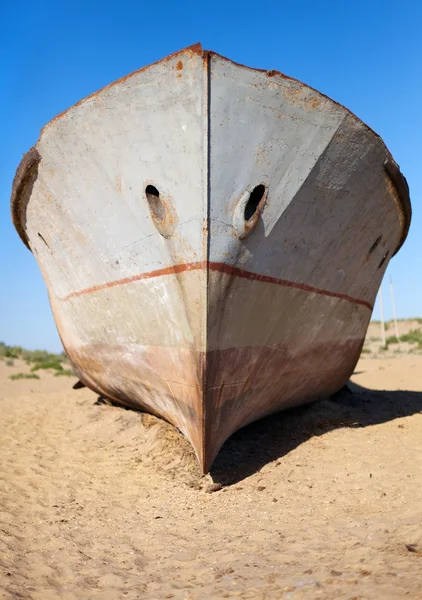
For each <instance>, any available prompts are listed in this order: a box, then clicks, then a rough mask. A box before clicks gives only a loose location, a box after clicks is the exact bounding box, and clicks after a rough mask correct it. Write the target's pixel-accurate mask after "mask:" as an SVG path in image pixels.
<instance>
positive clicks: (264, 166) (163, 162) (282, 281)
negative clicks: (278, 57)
mask: <svg viewBox="0 0 422 600" xmlns="http://www.w3.org/2000/svg"><path fill="white" fill-rule="evenodd" d="M151 186H152V187H151ZM254 189H255V190H257V192H256V193H257V194H258V192H261V193H262V197H261V199H260V196H259V194H258V197H257V202H258V200H260V202H259V203H258V206H257V207H256V206H255V204H256V203H255V204H254V202H253V200H254V195H252V200H250V197H251V193H252V192H253V190H254ZM157 191H158V192H159V197H157ZM254 193H255V192H253V194H254ZM254 208H256V210H255V212H253V211H254ZM12 213H13V217H14V222H15V225H16V227H17V229H18V231H19V233H20V235H21V237H22V239H23V240H24V241H25V243H27V244H28V245H29V247H30V248H31V250H32V251H33V252H34V255H35V257H36V259H37V261H38V263H39V265H40V268H41V270H42V273H43V276H44V279H45V281H46V284H47V287H48V291H49V296H50V301H51V306H52V309H53V312H54V317H55V320H56V324H57V327H58V330H59V333H60V335H61V338H62V340H63V344H64V347H65V349H66V352H67V353H68V355H69V358H70V360H71V362H72V364H73V366H74V368H75V370H76V372H77V373H78V375H79V376H80V378H81V380H82V381H83V382H84V383H85V384H86V385H88V386H89V387H91V388H92V389H94V390H96V391H98V392H100V393H102V394H104V395H105V396H108V397H110V398H113V399H114V400H116V401H119V402H121V403H124V404H128V405H133V406H138V407H142V408H143V409H145V410H148V411H151V412H154V413H156V414H158V415H160V416H162V417H164V418H166V419H167V420H169V421H170V422H172V423H173V424H174V425H176V426H177V427H178V428H179V429H180V430H181V431H182V432H183V433H184V434H185V435H186V436H187V437H188V438H189V439H190V441H191V442H192V444H193V446H194V448H195V450H196V453H197V455H198V459H199V461H200V463H201V466H202V468H203V469H204V471H207V470H208V469H209V467H210V465H211V464H212V461H213V460H214V458H215V455H216V454H217V452H218V450H219V448H220V447H221V445H222V443H224V441H225V439H226V438H227V437H228V436H229V435H230V434H231V433H233V431H235V430H236V429H238V428H240V427H242V426H243V425H245V424H246V423H248V422H251V421H253V420H255V419H257V418H259V417H261V416H263V415H265V414H269V413H271V412H274V411H277V410H281V409H283V408H285V407H287V406H292V405H294V404H299V403H303V402H308V401H311V400H313V399H315V398H318V397H324V396H327V395H329V394H332V393H334V392H335V391H336V390H338V389H339V388H340V387H341V386H342V385H343V384H344V383H345V382H346V381H347V379H348V377H349V376H350V374H351V373H352V371H353V368H354V366H355V364H356V362H357V359H358V357H359V353H360V349H361V346H362V343H363V339H364V336H365V332H366V328H367V325H368V322H369V319H370V315H371V311H372V306H373V302H374V300H375V296H376V293H377V290H378V288H379V285H380V282H381V279H382V276H383V274H384V271H385V268H386V267H387V264H388V261H389V259H390V258H391V256H392V255H393V254H394V253H395V252H396V251H397V249H398V248H399V246H400V245H401V244H402V243H403V241H404V239H405V237H406V234H407V229H408V227H409V221H410V203H409V199H408V195H407V186H406V184H405V180H404V178H403V177H402V176H401V174H400V172H399V170H398V168H397V166H396V165H395V163H394V161H393V160H392V159H391V156H390V155H389V153H388V151H387V150H386V148H385V146H384V144H383V142H382V140H381V139H380V138H379V137H378V136H377V135H376V134H374V133H373V132H372V131H371V130H370V129H369V128H367V127H366V126H365V125H364V124H363V123H362V122H361V121H359V120H358V119H357V118H356V117H355V116H354V115H352V114H351V113H350V112H348V111H347V110H346V109H345V108H344V107H342V106H340V105H338V104H336V103H334V102H333V101H331V100H330V99H328V98H326V97H324V96H322V95H321V94H319V93H318V92H316V91H314V90H312V89H310V88H308V87H306V86H304V85H303V84H301V83H299V82H297V81H295V80H292V79H289V78H286V77H284V76H282V75H280V74H278V73H275V72H266V71H257V70H252V69H247V68H245V67H242V66H240V65H236V64H234V63H232V62H230V61H228V60H227V59H225V58H222V57H220V56H218V55H216V54H213V53H210V52H205V51H203V50H202V49H201V48H200V47H199V46H195V47H192V48H188V49H186V50H183V51H181V52H180V53H177V54H175V55H172V56H171V57H168V58H167V59H164V60H163V61H161V62H159V63H157V64H155V65H152V66H150V67H147V68H145V69H143V70H141V71H139V72H137V73H134V74H132V75H130V76H128V77H127V78H125V79H124V80H121V81H120V82H116V83H115V84H112V85H111V86H108V87H107V88H105V89H104V90H101V91H100V92H98V93H97V94H95V95H93V96H91V97H89V98H87V99H85V100H84V101H82V102H81V103H79V104H78V105H76V106H75V107H73V108H71V109H69V111H67V112H66V113H64V114H63V115H59V117H57V118H56V119H55V120H53V121H52V122H51V123H50V124H48V125H47V126H46V128H44V130H43V132H42V134H41V137H40V139H39V141H38V142H37V144H36V146H35V148H34V149H32V151H31V152H30V153H28V155H27V157H26V158H25V159H24V160H23V162H22V164H21V166H20V167H19V169H18V173H17V176H16V178H15V182H14V189H13V193H12ZM249 216H250V218H248V217H249ZM245 217H246V218H245Z"/></svg>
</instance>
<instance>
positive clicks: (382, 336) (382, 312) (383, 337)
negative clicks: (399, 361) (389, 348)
mask: <svg viewBox="0 0 422 600" xmlns="http://www.w3.org/2000/svg"><path fill="white" fill-rule="evenodd" d="M379 298H380V321H381V341H382V345H383V346H385V344H386V340H385V326H384V304H383V301H382V284H381V285H380V296H379Z"/></svg>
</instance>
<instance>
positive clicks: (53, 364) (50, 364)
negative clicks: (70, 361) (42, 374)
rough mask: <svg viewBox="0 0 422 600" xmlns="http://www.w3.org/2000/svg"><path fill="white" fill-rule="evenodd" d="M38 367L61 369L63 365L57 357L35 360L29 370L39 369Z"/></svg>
mask: <svg viewBox="0 0 422 600" xmlns="http://www.w3.org/2000/svg"><path fill="white" fill-rule="evenodd" d="M40 369H54V371H63V367H62V365H61V363H60V362H59V361H58V360H57V359H52V360H45V361H42V362H36V363H35V365H34V366H33V367H32V369H31V371H32V372H34V371H39V370H40Z"/></svg>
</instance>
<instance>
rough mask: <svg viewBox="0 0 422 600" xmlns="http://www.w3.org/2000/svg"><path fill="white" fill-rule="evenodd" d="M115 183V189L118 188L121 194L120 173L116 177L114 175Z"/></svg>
mask: <svg viewBox="0 0 422 600" xmlns="http://www.w3.org/2000/svg"><path fill="white" fill-rule="evenodd" d="M116 185H117V190H118V192H119V194H121V193H122V178H121V176H120V174H119V175H117V177H116Z"/></svg>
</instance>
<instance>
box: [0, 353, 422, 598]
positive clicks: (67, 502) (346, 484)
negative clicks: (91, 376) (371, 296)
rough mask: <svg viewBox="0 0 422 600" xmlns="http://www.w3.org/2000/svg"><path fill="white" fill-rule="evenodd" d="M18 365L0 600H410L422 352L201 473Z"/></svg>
mask: <svg viewBox="0 0 422 600" xmlns="http://www.w3.org/2000/svg"><path fill="white" fill-rule="evenodd" d="M25 368H27V367H25ZM22 369H23V367H22V365H20V364H16V366H13V367H10V366H9V367H8V366H6V365H5V363H4V361H3V362H0V411H1V413H0V436H1V446H0V480H1V482H0V529H1V537H0V548H1V550H0V568H1V570H0V597H1V598H4V599H7V600H9V599H12V598H13V599H15V598H21V599H31V600H52V599H56V598H60V599H64V600H70V599H72V600H73V599H74V600H83V599H91V598H98V599H101V600H103V599H104V600H114V599H116V600H117V599H119V600H120V599H135V598H139V599H141V598H142V599H161V598H175V599H186V600H187V599H207V598H209V599H211V598H231V597H238V598H260V599H261V598H262V599H264V598H265V599H267V598H268V599H272V598H277V599H279V598H280V599H288V598H289V599H293V600H297V599H302V598H309V599H313V598H324V599H336V600H337V599H343V598H344V599H348V600H352V599H356V600H357V599H369V598H371V599H373V598H380V599H386V600H387V599H392V600H393V599H394V600H396V599H398V598H412V599H414V598H422V520H421V511H422V461H421V459H420V456H421V454H422V414H421V411H422V356H421V355H417V354H415V355H412V354H411V355H403V356H401V357H399V358H395V359H389V358H384V359H376V358H375V359H373V358H364V359H362V360H361V361H360V363H359V365H358V367H357V369H356V374H355V376H354V378H353V381H354V383H355V384H356V385H355V386H354V387H353V392H351V393H349V392H347V391H344V392H341V393H339V394H338V395H337V396H336V397H335V398H333V399H331V400H327V401H324V402H320V403H318V404H315V405H311V406H309V407H305V408H300V409H295V410H291V411H288V412H286V413H283V414H280V415H276V416H274V417H272V418H268V419H265V420H263V421H261V422H259V423H256V424H254V425H251V426H249V427H247V428H245V429H244V430H242V431H240V432H238V433H237V434H236V435H234V436H233V437H232V438H231V439H230V440H229V441H228V442H227V443H226V445H225V446H224V448H223V450H222V451H221V453H220V455H219V457H218V459H217V461H216V463H215V465H214V468H213V471H212V473H211V476H207V477H201V476H200V474H199V472H198V468H197V465H196V462H195V459H194V456H193V453H192V451H191V449H190V447H189V445H188V443H187V442H186V441H185V440H184V439H183V438H182V437H181V436H180V435H179V434H178V433H177V432H176V431H175V430H174V429H173V428H172V427H170V426H169V425H166V424H165V423H162V422H160V421H159V420H157V419H155V418H154V417H151V416H148V415H142V414H140V413H136V412H132V411H128V410H124V409H121V408H117V407H113V406H109V405H106V404H102V403H98V402H97V398H96V396H95V395H94V394H93V393H92V392H90V391H88V390H86V389H82V390H78V391H74V390H72V389H71V386H72V384H73V383H74V381H75V380H74V379H72V378H66V377H60V378H57V377H56V378H55V377H53V376H52V375H49V374H46V373H44V374H43V375H42V376H41V379H40V380H39V381H38V380H24V381H11V380H10V379H9V378H8V376H9V375H10V374H11V373H13V372H17V371H22ZM383 389H386V390H389V391H377V390H383ZM392 390H393V391H392ZM212 482H214V483H215V484H221V485H222V486H223V487H222V489H220V490H217V491H213V492H211V490H212V489H215V488H218V487H219V486H218V485H214V486H213V487H210V486H211V484H212Z"/></svg>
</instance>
